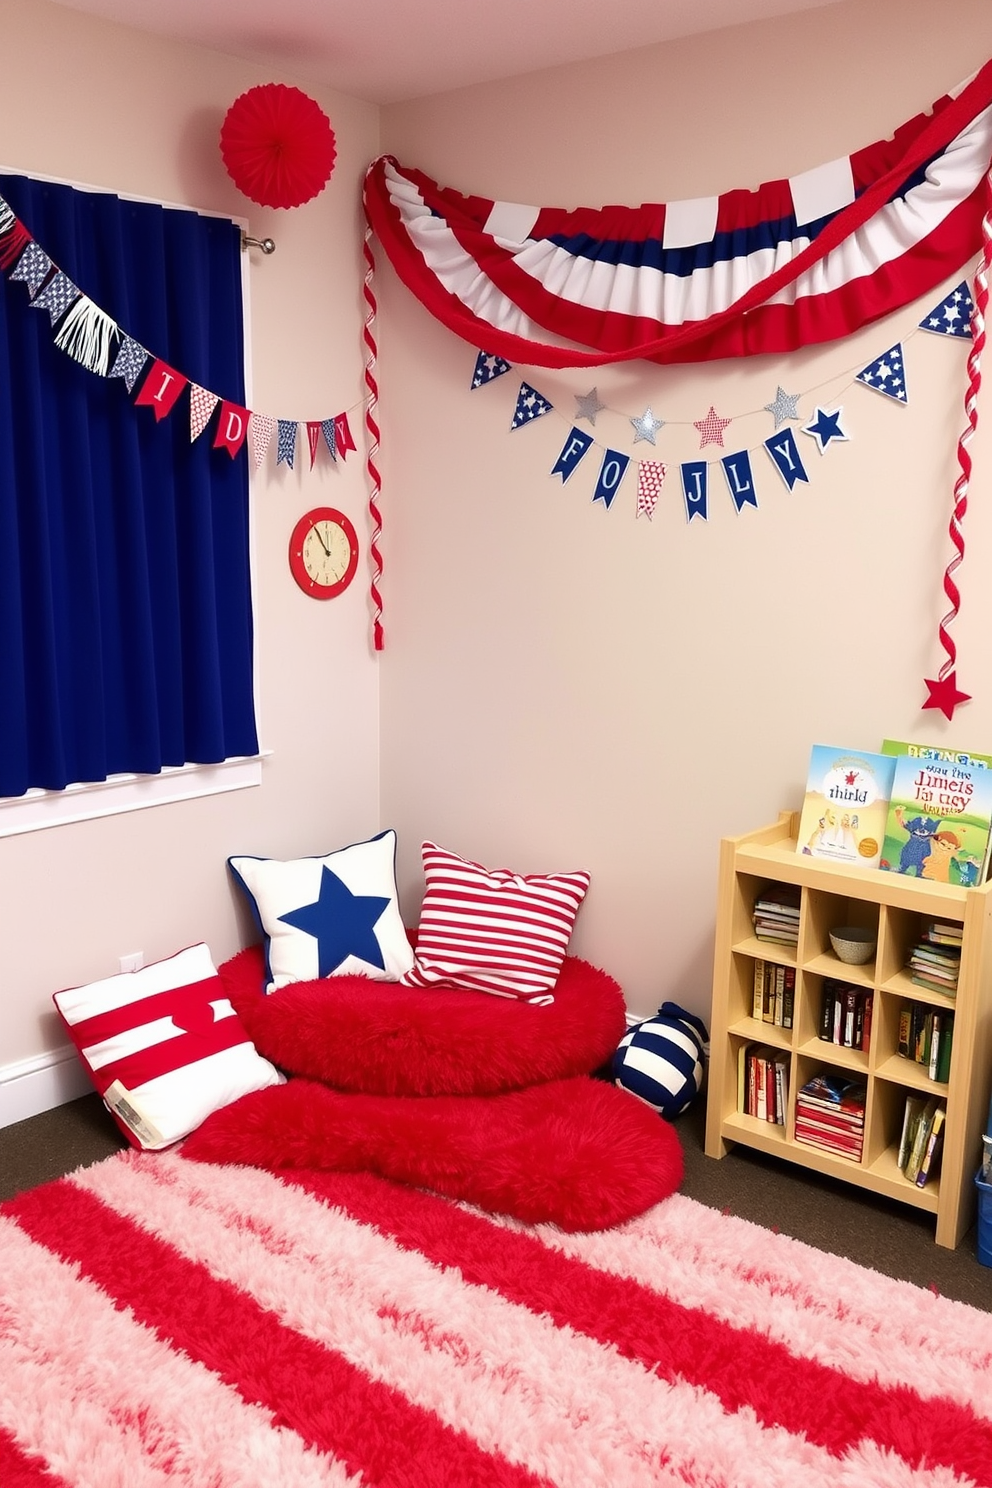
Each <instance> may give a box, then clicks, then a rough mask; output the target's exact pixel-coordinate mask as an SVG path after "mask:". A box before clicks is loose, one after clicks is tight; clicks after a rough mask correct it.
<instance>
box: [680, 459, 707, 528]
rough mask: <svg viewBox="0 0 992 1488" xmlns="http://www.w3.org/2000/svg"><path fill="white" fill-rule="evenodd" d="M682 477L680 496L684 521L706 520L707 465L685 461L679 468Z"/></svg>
mask: <svg viewBox="0 0 992 1488" xmlns="http://www.w3.org/2000/svg"><path fill="white" fill-rule="evenodd" d="M679 468H680V472H681V475H682V495H683V497H684V499H685V519H686V521H687V522H691V521H692V519H693V517H702V519H703V521H704V522H705V521H706V520H707V515H708V514H707V511H706V482H707V475H708V470H707V465H706V461H705V460H685V461H683V463H682V465H681V466H680V467H679Z"/></svg>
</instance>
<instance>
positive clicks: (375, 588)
mask: <svg viewBox="0 0 992 1488" xmlns="http://www.w3.org/2000/svg"><path fill="white" fill-rule="evenodd" d="M364 250H365V263H366V270H365V283H364V285H363V293H364V295H365V303H366V304H367V305H368V307H369V308H368V314H367V315H366V317H365V325H364V328H363V331H362V335H363V338H364V341H365V348H366V356H365V388H366V395H365V427H366V429H367V430H368V437H369V443H368V453H367V454H366V457H365V466H366V469H367V470H368V475H369V516H370V517H371V518H372V535H371V537H370V539H369V554H370V557H371V560H372V579H371V582H370V584H369V593H370V595H371V598H372V644H373V646H374V648H375V650H376V651H381V650H382V647H383V636H382V595H381V594H380V593H379V580H380V578H381V577H382V554H381V553H380V551H379V534H380V532H381V531H382V515H381V513H380V511H379V493H380V492H381V490H382V480H381V479H380V476H379V470H378V467H377V465H376V463H375V457H376V455H377V454H378V453H379V425H378V423H377V422H376V417H375V415H376V409H377V407H378V404H379V384H378V383H377V382H376V379H375V363H376V355H377V351H378V348H377V346H376V340H375V332H374V327H375V318H376V312H377V309H378V306H377V304H376V298H375V292H374V291H373V288H372V279H373V276H374V274H375V254H374V253H373V252H372V228H371V226H367V227H366V229H365V244H364Z"/></svg>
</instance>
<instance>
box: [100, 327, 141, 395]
mask: <svg viewBox="0 0 992 1488" xmlns="http://www.w3.org/2000/svg"><path fill="white" fill-rule="evenodd" d="M147 360H148V352H147V351H146V350H145V348H144V347H143V346H139V344H138V342H137V341H135V340H133V339H132V337H130V336H127V335H125V336H124V337H123V339H122V340H121V344H120V346H118V348H117V355H116V356H115V357H114V364H113V366H112V367H111V369H110V371H109V372H108V373H107V376H108V377H123V379H124V383H125V385H126V387H127V390H128V392H129V393H133V392H134V384H135V383H136V382H137V380H138V377H139V376H140V374H141V369H142V367H143V366H144V365H145V363H146V362H147Z"/></svg>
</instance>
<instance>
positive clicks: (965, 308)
mask: <svg viewBox="0 0 992 1488" xmlns="http://www.w3.org/2000/svg"><path fill="white" fill-rule="evenodd" d="M974 308H975V302H974V300H973V299H972V298H971V290H970V289H969V288H968V281H967V279H962V280H961V283H960V284H959V285H958V287H957V289H952V290H951V292H950V294H949V295H948V296H947V298H946V299H945V300H941V302H940V304H939V305H934V307H933V309H932V310H931V311H930V314H929V315H924V317H923V319H922V320H921V321H920V330H921V331H933V332H934V334H935V335H937V336H958V337H961V338H963V339H964V340H966V341H970V340H971V339H972V335H971V316H972V311H973V310H974Z"/></svg>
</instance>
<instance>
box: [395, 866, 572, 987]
mask: <svg viewBox="0 0 992 1488" xmlns="http://www.w3.org/2000/svg"><path fill="white" fill-rule="evenodd" d="M423 861H424V877H425V879H426V881H427V889H426V893H425V895H424V902H423V905H422V907H421V911H420V925H419V927H418V930H417V948H416V961H415V962H414V965H413V968H412V970H410V971H408V972H407V973H406V974H405V975H404V976H403V977H402V978H401V980H402V982H403V984H404V985H405V986H407V987H434V986H456V987H465V988H468V989H470V990H472V991H477V992H492V993H494V994H495V995H496V996H498V997H513V998H516V999H518V1000H519V1001H523V1002H535V1003H548V1002H552V1001H553V1000H554V997H553V994H552V990H551V989H552V988H553V987H554V985H555V982H556V981H557V979H558V973H559V971H560V970H561V964H562V961H563V960H564V958H565V952H566V949H567V947H568V941H569V937H570V936H571V933H572V926H573V925H574V923H575V917H576V915H577V914H578V912H579V906H580V905H581V903H582V900H583V898H584V896H585V893H586V890H587V889H588V887H589V874H588V873H585V872H582V871H579V872H575V873H546V874H520V873H512V872H510V870H509V869H506V868H497V869H488V868H483V867H482V865H481V864H480V863H474V862H472V861H471V860H470V859H467V858H461V857H459V856H458V854H457V853H453V852H449V851H447V850H446V849H444V848H442V847H438V845H437V843H435V842H425V843H424V844H423Z"/></svg>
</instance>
